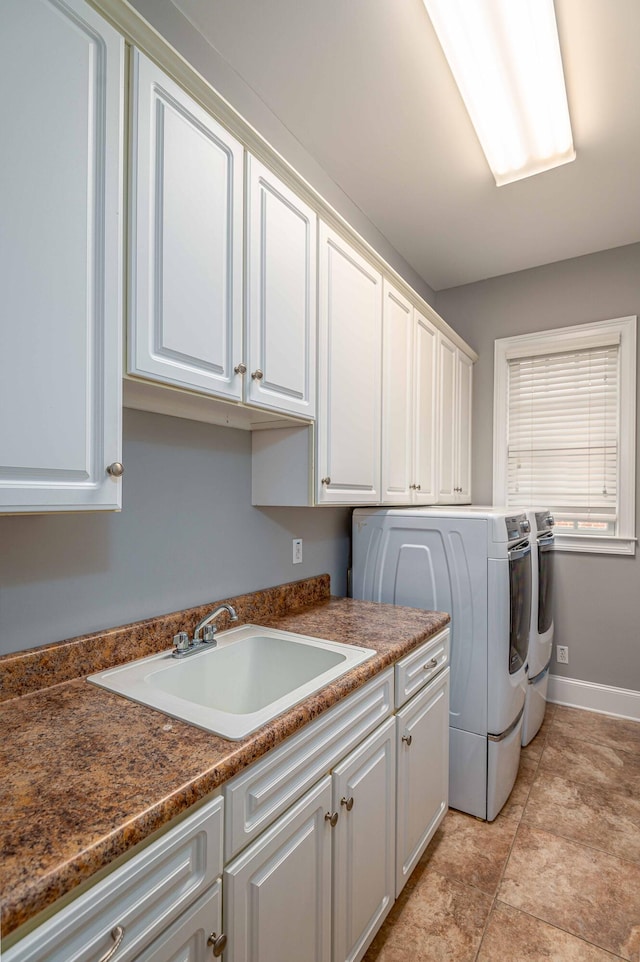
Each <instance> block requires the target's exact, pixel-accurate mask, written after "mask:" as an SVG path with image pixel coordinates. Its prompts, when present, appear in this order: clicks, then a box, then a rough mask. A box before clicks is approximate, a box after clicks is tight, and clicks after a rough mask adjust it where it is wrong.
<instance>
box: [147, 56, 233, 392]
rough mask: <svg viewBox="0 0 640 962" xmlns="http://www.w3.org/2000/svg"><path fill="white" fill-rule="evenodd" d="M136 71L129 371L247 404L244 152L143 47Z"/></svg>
mask: <svg viewBox="0 0 640 962" xmlns="http://www.w3.org/2000/svg"><path fill="white" fill-rule="evenodd" d="M132 72H133V84H132V99H133V103H132V117H133V121H132V127H133V129H132V135H131V142H132V152H133V160H132V184H131V195H132V227H131V250H132V265H131V293H130V299H131V300H130V316H129V372H130V373H133V374H138V375H141V376H143V377H146V378H150V379H151V380H155V381H163V382H166V383H168V384H175V385H178V386H181V387H187V388H190V389H192V390H196V391H199V392H202V393H208V394H217V395H222V396H225V397H232V398H236V399H238V400H239V399H240V396H241V383H242V378H241V376H240V375H237V374H235V372H234V366H235V365H236V364H237V363H238V362H239V361H240V359H241V358H240V356H239V355H240V344H241V340H242V147H241V145H240V144H239V143H238V142H237V141H235V140H234V138H233V137H231V135H230V134H228V133H227V132H226V131H225V130H224V129H223V128H222V127H221V126H220V125H219V124H217V123H216V122H215V120H213V118H212V117H211V116H209V114H207V113H206V111H204V110H202V108H200V107H199V105H198V104H196V103H195V101H193V100H192V99H191V98H190V97H189V96H187V94H185V93H184V92H183V91H182V90H181V88H179V87H178V86H177V84H174V83H173V82H172V81H171V80H170V79H169V78H168V77H167V76H166V75H165V74H164V73H163V72H162V71H161V70H160V69H159V68H158V67H156V66H155V65H154V64H152V63H151V61H149V60H147V58H146V57H144V56H143V55H142V54H140V53H139V52H138V51H134V52H133V68H132ZM236 355H237V356H236Z"/></svg>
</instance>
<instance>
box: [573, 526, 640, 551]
mask: <svg viewBox="0 0 640 962" xmlns="http://www.w3.org/2000/svg"><path fill="white" fill-rule="evenodd" d="M636 540H637V539H636V538H621V537H615V538H611V537H609V538H594V537H591V536H589V535H579V534H573V535H569V534H559V533H558V532H557V531H556V532H555V550H556V551H579V552H580V553H582V554H619V555H627V556H630V557H634V556H635V553H636Z"/></svg>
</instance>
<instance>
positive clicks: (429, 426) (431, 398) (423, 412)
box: [411, 311, 438, 504]
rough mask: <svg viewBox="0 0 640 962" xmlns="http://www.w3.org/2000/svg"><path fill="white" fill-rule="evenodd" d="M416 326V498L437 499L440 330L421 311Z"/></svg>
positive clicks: (416, 500)
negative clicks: (438, 345)
mask: <svg viewBox="0 0 640 962" xmlns="http://www.w3.org/2000/svg"><path fill="white" fill-rule="evenodd" d="M414 318H415V322H414V328H413V331H414V333H413V338H414V340H413V412H414V413H413V472H412V475H413V480H412V482H411V483H412V485H413V488H412V498H411V500H412V502H413V503H414V504H433V503H434V502H435V501H436V499H437V481H436V478H437V474H438V472H437V468H438V461H437V453H438V450H437V438H438V433H437V432H438V420H437V418H438V352H437V340H438V332H437V331H436V329H435V327H434V326H433V324H432V323H431V322H430V321H428V320H427V318H426V317H424V316H423V315H422V314H420V313H419V311H414Z"/></svg>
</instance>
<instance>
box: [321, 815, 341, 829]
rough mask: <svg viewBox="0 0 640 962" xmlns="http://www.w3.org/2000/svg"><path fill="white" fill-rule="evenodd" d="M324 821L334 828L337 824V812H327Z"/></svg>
mask: <svg viewBox="0 0 640 962" xmlns="http://www.w3.org/2000/svg"><path fill="white" fill-rule="evenodd" d="M324 820H325V822H328V823H329V825H330V826H331V828H335V827H336V825H337V824H338V813H337V812H327V814H326V815H325V817H324Z"/></svg>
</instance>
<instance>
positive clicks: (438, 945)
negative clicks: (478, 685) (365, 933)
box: [364, 705, 640, 962]
mask: <svg viewBox="0 0 640 962" xmlns="http://www.w3.org/2000/svg"><path fill="white" fill-rule="evenodd" d="M616 959H627V960H631V962H640V723H638V722H630V721H624V720H621V719H616V718H609V717H607V716H605V715H596V714H593V713H591V712H584V711H579V710H578V709H573V708H562V707H560V706H558V707H555V706H553V705H549V706H548V709H547V715H546V718H545V721H544V725H543V726H542V729H541V730H540V732H539V733H538V735H537V736H536V738H535V739H534V740H533V742H531V744H530V745H528V746H527V748H525V749H523V752H522V757H521V762H520V771H519V773H518V780H517V782H516V784H515V786H514V789H513V792H512V794H511V797H510V798H509V801H508V802H507V804H506V806H505V807H504V809H503V810H502V812H501V813H500V815H499V816H498V818H497V819H496V820H495V821H494V822H492V823H491V824H488V823H487V822H481V821H478V820H477V819H475V818H472V817H471V816H469V815H463V814H461V813H460V812H455V811H453V810H451V811H449V812H448V814H447V816H446V818H445V820H444V822H443V823H442V825H441V826H440V828H439V830H438V832H437V833H436V835H435V836H434V838H433V840H432V842H431V844H430V845H429V847H428V849H427V851H426V852H425V854H424V855H423V857H422V859H421V861H420V862H419V864H418V866H417V867H416V870H415V871H414V873H413V875H412V876H411V878H410V879H409V881H408V883H407V885H406V887H405V890H404V891H403V892H402V894H401V896H400V898H399V899H398V901H397V902H396V904H395V906H394V907H393V909H392V910H391V913H390V915H389V917H388V918H387V920H386V922H385V923H384V925H383V927H382V928H381V930H380V932H379V933H378V935H377V936H376V938H375V940H374V942H373V944H372V945H371V947H370V948H369V951H368V952H367V954H366V956H365V958H364V962H542V960H545V962H606V960H608V962H612V960H616Z"/></svg>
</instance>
